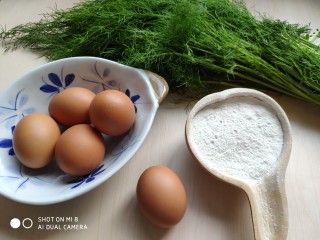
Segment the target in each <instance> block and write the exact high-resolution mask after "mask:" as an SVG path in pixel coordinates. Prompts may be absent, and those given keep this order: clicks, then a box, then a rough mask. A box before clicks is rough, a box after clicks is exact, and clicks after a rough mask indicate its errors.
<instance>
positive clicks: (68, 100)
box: [48, 87, 95, 127]
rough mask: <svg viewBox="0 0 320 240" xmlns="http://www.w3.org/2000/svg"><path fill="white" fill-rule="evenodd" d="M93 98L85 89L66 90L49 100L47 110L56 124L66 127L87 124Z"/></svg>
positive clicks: (73, 88) (92, 94) (91, 93)
mask: <svg viewBox="0 0 320 240" xmlns="http://www.w3.org/2000/svg"><path fill="white" fill-rule="evenodd" d="M94 97H95V94H94V93H93V92H91V91H90V90H88V89H86V88H82V87H71V88H67V89H65V90H63V91H61V92H59V93H58V94H57V95H55V96H54V97H53V98H52V99H51V101H50V103H49V107H48V110H49V113H50V115H51V116H52V117H53V118H54V119H55V120H56V121H57V122H59V123H60V124H62V125H65V126H68V127H69V126H73V125H76V124H81V123H89V122H90V118H89V106H90V104H91V101H92V100H93V98H94Z"/></svg>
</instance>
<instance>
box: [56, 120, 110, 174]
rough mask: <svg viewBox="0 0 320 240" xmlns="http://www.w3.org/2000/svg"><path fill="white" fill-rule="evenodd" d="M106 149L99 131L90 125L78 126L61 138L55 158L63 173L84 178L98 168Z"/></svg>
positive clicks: (70, 129)
mask: <svg viewBox="0 0 320 240" xmlns="http://www.w3.org/2000/svg"><path fill="white" fill-rule="evenodd" d="M105 149H106V148H105V144H104V139H103V137H102V135H101V133H100V132H99V131H98V130H97V129H95V128H93V127H92V126H91V125H89V124H78V125H74V126H72V127H70V128H68V129H67V130H66V131H65V132H64V133H63V134H62V135H61V136H60V138H59V139H58V141H57V144H56V148H55V158H56V161H57V163H58V165H59V167H60V168H61V170H62V171H64V172H65V173H67V174H69V175H72V176H82V175H85V174H88V173H90V172H92V171H93V170H94V169H96V168H97V167H98V165H99V164H100V163H101V161H102V160H103V158H104V155H105V151H106V150H105Z"/></svg>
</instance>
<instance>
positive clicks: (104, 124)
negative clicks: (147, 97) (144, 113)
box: [89, 90, 136, 136]
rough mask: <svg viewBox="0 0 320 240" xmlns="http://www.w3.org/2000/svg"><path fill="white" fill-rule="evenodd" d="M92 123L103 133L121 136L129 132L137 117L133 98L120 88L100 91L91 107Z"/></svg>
mask: <svg viewBox="0 0 320 240" xmlns="http://www.w3.org/2000/svg"><path fill="white" fill-rule="evenodd" d="M89 116H90V120H91V123H92V124H93V125H94V126H95V127H96V128H97V129H98V130H99V131H101V132H102V133H105V134H107V135H109V136H119V135H122V134H124V133H125V132H127V131H128V130H129V129H130V128H131V127H132V125H133V123H134V121H135V117H136V113H135V108H134V105H133V103H132V101H131V99H130V98H129V97H128V96H127V95H126V94H125V93H123V92H121V91H118V90H105V91H102V92H100V93H98V94H97V95H96V96H95V98H94V99H93V100H92V103H91V105H90V108H89Z"/></svg>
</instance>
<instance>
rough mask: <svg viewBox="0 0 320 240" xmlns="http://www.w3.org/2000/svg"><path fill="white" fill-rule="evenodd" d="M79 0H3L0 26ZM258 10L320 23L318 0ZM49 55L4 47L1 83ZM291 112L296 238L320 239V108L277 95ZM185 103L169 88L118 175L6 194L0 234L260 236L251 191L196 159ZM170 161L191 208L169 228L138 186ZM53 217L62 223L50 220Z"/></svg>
mask: <svg viewBox="0 0 320 240" xmlns="http://www.w3.org/2000/svg"><path fill="white" fill-rule="evenodd" d="M74 2H77V1H75V0H73V1H71V0H69V1H65V0H46V1H39V0H29V1H26V0H14V1H12V0H0V25H1V26H6V28H7V29H9V28H11V27H13V26H15V25H17V24H19V23H26V22H28V21H36V20H39V19H40V18H41V13H44V12H49V11H51V8H52V7H55V4H56V5H57V6H58V7H59V8H67V7H71V6H72V5H73V3H74ZM246 3H247V6H248V7H249V8H250V9H251V10H252V11H253V12H264V13H267V14H269V15H270V16H272V17H274V18H279V19H281V20H288V21H289V22H292V23H300V24H308V23H311V27H312V28H314V29H317V28H318V27H320V14H319V12H320V1H319V0H247V1H246ZM45 62H46V60H45V59H44V58H40V57H39V56H38V55H36V54H34V53H31V52H29V51H28V50H23V49H19V50H17V51H14V52H6V53H5V52H4V50H3V48H0V90H1V89H3V88H5V87H6V86H8V85H9V84H10V83H11V82H13V81H14V80H15V79H16V78H17V77H19V76H21V75H22V74H24V73H25V72H27V71H29V70H31V69H32V68H34V67H36V66H39V65H41V64H43V63H45ZM272 97H274V98H275V100H277V101H278V102H279V104H280V105H281V106H282V107H283V109H284V110H285V112H286V113H287V115H288V118H289V120H290V122H291V126H292V132H293V148H292V155H291V158H290V161H289V165H288V169H287V174H286V191H287V196H288V205H289V234H288V239H290V240H316V239H319V236H320V206H319V203H320V121H319V116H320V107H319V106H314V105H312V104H309V103H305V102H302V101H299V100H295V99H292V98H289V97H285V96H280V95H277V94H272ZM187 113H188V112H187V111H186V105H184V104H174V103H173V101H172V95H169V96H168V97H167V98H166V100H165V101H164V102H163V103H162V104H161V106H160V108H159V110H158V112H157V115H156V118H155V121H154V123H153V126H152V129H151V131H150V132H149V134H148V136H147V138H146V140H145V142H144V143H143V145H142V146H141V148H140V149H139V151H138V152H137V153H136V155H135V156H134V157H133V158H132V160H131V161H130V162H129V163H128V164H126V165H125V166H124V167H123V168H122V169H121V170H120V171H119V172H118V173H117V174H116V175H114V176H113V177H112V178H111V179H109V180H108V181H107V182H105V183H104V184H102V185H100V186H99V187H98V188H96V189H94V190H93V191H91V192H89V193H87V194H85V195H83V196H80V197H78V198H76V199H73V200H70V201H67V202H63V203H59V204H54V205H49V206H31V205H25V204H21V203H16V202H13V201H11V200H8V199H6V198H5V197H2V196H0V239H4V240H7V239H92V240H94V239H116V240H118V239H119V240H126V239H133V240H135V239H137V240H143V239H148V240H152V239H196V240H204V239H216V240H225V239H228V240H251V239H254V235H253V226H252V221H251V214H250V205H249V202H248V199H247V196H246V194H245V193H244V192H243V191H241V190H239V189H237V188H235V187H233V186H230V185H228V184H226V183H224V182H222V181H220V180H218V179H216V178H214V177H212V176H209V175H208V174H207V173H205V172H204V171H202V170H201V169H200V168H199V167H198V165H196V164H195V163H194V162H193V161H192V159H191V157H190V155H189V153H188V151H187V148H186V144H185V141H184V124H185V120H186V117H187ZM158 164H162V165H166V166H168V167H170V168H171V169H172V170H174V171H175V172H176V173H177V174H178V176H179V177H180V178H181V180H182V182H183V184H184V185H185V188H186V191H187V198H188V207H187V211H186V214H185V216H184V218H183V219H182V221H181V222H180V223H179V224H178V225H176V226H175V227H173V228H171V229H169V230H163V229H160V228H158V227H155V226H153V225H152V224H150V223H149V222H148V221H147V220H146V219H145V218H144V217H143V216H142V215H141V213H140V212H139V209H138V208H137V201H136V197H135V187H136V183H137V180H138V178H139V176H140V174H141V173H142V172H143V171H144V170H145V169H146V168H147V167H149V166H151V165H158ZM14 217H16V218H19V219H21V220H23V219H25V218H30V219H32V220H33V222H34V226H33V227H32V228H30V229H24V228H22V227H20V228H18V229H13V228H11V227H10V220H11V219H12V218H14ZM39 217H40V218H41V217H74V218H75V217H76V218H78V220H79V221H78V223H79V224H83V225H86V226H87V230H38V229H37V224H38V223H39ZM49 224H55V222H53V223H49Z"/></svg>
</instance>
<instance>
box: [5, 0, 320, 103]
mask: <svg viewBox="0 0 320 240" xmlns="http://www.w3.org/2000/svg"><path fill="white" fill-rule="evenodd" d="M309 33H310V29H309V28H308V26H300V25H297V24H290V23H288V22H286V21H280V20H273V19H270V18H268V17H266V16H260V17H259V19H257V18H256V17H254V16H253V15H252V14H251V13H250V12H249V11H248V9H247V8H246V6H245V4H244V3H243V1H242V0H234V1H233V0H189V1H188V0H135V1H127V0H88V1H84V2H80V3H79V4H77V5H75V6H74V7H73V8H70V9H67V10H58V9H55V10H54V11H53V12H51V13H47V14H44V15H43V18H42V20H41V21H39V22H35V23H28V24H24V25H19V26H16V27H14V28H12V29H10V30H5V29H4V28H2V30H1V31H0V40H2V42H3V44H4V46H5V48H6V49H7V50H8V49H16V48H18V47H25V48H30V49H31V50H33V51H36V52H39V53H41V54H43V55H44V56H45V57H47V58H48V59H49V60H55V59H60V58H65V57H72V56H98V57H103V58H108V59H112V60H115V61H118V62H121V63H124V64H127V65H130V66H133V67H138V68H144V69H148V70H151V71H154V72H157V73H158V74H160V75H162V76H163V77H165V78H166V79H167V81H168V83H169V86H170V87H171V89H172V90H173V89H187V90H189V92H193V93H194V94H199V93H202V94H203V93H209V92H211V91H215V90H216V89H217V87H218V86H227V87H249V88H256V89H260V90H272V91H276V92H280V93H283V94H286V95H289V96H292V97H296V98H299V99H303V100H306V101H309V102H312V103H316V104H320V48H319V47H318V46H316V45H314V44H313V43H310V42H309V41H308V39H306V37H305V36H309Z"/></svg>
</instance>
